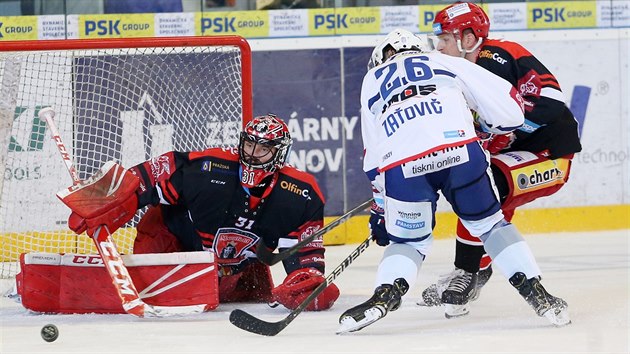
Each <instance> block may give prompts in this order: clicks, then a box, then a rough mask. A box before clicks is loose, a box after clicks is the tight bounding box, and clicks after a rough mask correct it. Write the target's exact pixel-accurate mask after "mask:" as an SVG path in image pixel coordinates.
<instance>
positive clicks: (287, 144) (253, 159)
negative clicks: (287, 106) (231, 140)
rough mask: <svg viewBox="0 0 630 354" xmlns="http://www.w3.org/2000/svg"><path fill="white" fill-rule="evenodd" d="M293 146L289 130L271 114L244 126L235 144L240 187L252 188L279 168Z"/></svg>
mask: <svg viewBox="0 0 630 354" xmlns="http://www.w3.org/2000/svg"><path fill="white" fill-rule="evenodd" d="M292 143H293V140H291V135H290V134H289V127H288V126H287V125H286V124H285V123H284V122H283V121H282V120H281V119H280V118H278V117H277V116H276V115H274V114H267V115H264V116H260V117H255V118H254V119H252V120H251V121H250V122H249V123H247V125H246V126H245V129H243V131H242V132H241V136H240V141H239V144H238V152H239V160H240V163H241V165H242V169H243V175H242V179H241V180H242V182H243V184H244V185H245V186H246V187H250V188H251V187H255V186H256V185H258V184H260V182H261V181H262V180H263V179H264V178H265V177H267V176H269V175H271V174H273V173H274V172H275V171H276V170H278V169H280V168H282V166H284V164H285V163H286V160H287V158H288V156H289V150H290V148H291V144H292Z"/></svg>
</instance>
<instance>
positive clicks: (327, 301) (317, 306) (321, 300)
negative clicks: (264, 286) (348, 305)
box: [271, 268, 339, 311]
mask: <svg viewBox="0 0 630 354" xmlns="http://www.w3.org/2000/svg"><path fill="white" fill-rule="evenodd" d="M325 281H326V278H324V275H323V274H322V272H320V271H319V270H317V269H314V268H304V269H298V270H295V271H293V272H292V273H291V274H289V275H287V277H286V278H285V279H284V282H282V284H280V285H278V286H277V287H275V288H274V289H273V290H272V291H271V294H272V296H273V301H277V302H279V303H281V304H282V305H284V306H285V307H286V308H288V309H290V310H294V309H296V308H297V307H298V306H300V304H301V303H302V302H303V301H304V300H305V299H306V298H307V297H308V296H309V295H310V294H311V292H312V291H313V290H315V288H317V287H318V286H319V285H320V284H321V283H323V282H325ZM337 298H339V288H337V285H335V284H330V285H328V287H327V288H326V289H325V290H324V291H323V292H322V293H321V294H319V295H318V296H317V297H316V298H315V299H314V300H313V301H311V303H310V304H308V306H307V307H306V309H305V310H306V311H321V310H327V309H329V308H330V307H331V306H332V305H333V304H334V303H335V301H336V300H337Z"/></svg>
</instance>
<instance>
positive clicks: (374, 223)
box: [370, 202, 389, 246]
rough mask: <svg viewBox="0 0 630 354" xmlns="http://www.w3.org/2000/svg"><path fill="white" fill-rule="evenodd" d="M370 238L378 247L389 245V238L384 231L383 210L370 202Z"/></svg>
mask: <svg viewBox="0 0 630 354" xmlns="http://www.w3.org/2000/svg"><path fill="white" fill-rule="evenodd" d="M370 236H372V240H374V241H376V244H377V245H379V246H387V245H389V237H388V236H387V230H386V229H385V215H384V210H383V208H381V207H379V206H378V205H377V204H376V202H372V207H371V208H370Z"/></svg>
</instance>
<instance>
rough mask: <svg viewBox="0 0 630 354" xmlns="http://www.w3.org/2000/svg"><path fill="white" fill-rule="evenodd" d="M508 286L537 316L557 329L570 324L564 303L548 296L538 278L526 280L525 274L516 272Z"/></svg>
mask: <svg viewBox="0 0 630 354" xmlns="http://www.w3.org/2000/svg"><path fill="white" fill-rule="evenodd" d="M510 284H512V286H513V287H515V288H516V290H518V292H519V294H521V296H522V297H523V298H524V299H525V301H527V303H528V304H529V305H530V306H531V307H532V308H533V309H534V311H536V314H537V315H538V316H540V317H546V318H547V319H548V320H549V322H551V323H552V324H553V325H555V326H558V327H560V326H566V325H568V324H570V323H571V319H570V318H569V309H568V305H567V303H566V301H564V300H562V299H561V298H559V297H555V296H552V295H550V294H549V293H548V292H547V290H545V288H544V287H543V286H542V284H540V281H539V279H538V277H534V278H530V279H527V277H526V276H525V274H523V273H521V272H517V273H516V274H514V275H513V276H512V277H511V278H510Z"/></svg>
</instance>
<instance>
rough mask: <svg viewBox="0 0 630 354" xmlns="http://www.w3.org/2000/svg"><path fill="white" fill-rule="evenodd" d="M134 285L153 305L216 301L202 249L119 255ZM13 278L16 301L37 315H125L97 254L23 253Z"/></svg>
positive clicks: (209, 261) (212, 272)
mask: <svg viewBox="0 0 630 354" xmlns="http://www.w3.org/2000/svg"><path fill="white" fill-rule="evenodd" d="M123 259H124V262H125V264H126V265H127V267H128V269H129V273H130V275H131V277H132V279H133V282H134V285H135V286H136V288H137V289H138V291H139V293H140V297H141V298H142V300H143V301H144V302H146V303H147V304H150V305H154V306H189V305H205V310H206V311H208V310H212V309H214V308H216V307H217V306H218V304H219V294H218V283H217V282H218V280H217V279H218V275H217V270H216V265H215V263H214V257H213V254H212V253H208V252H187V253H171V254H145V255H125V256H123ZM20 268H21V271H20V273H19V274H18V275H17V276H16V282H17V290H18V294H19V295H20V297H21V302H22V305H23V306H24V307H25V308H27V309H29V310H31V311H36V312H43V313H125V311H124V309H123V307H122V304H121V301H120V298H119V297H118V293H117V292H116V290H115V288H114V287H113V286H112V284H111V282H112V279H111V278H110V276H109V275H108V273H107V271H106V270H105V267H104V266H103V262H102V260H101V258H100V256H98V255H86V254H64V255H60V254H53V253H29V254H22V255H21V256H20Z"/></svg>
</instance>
